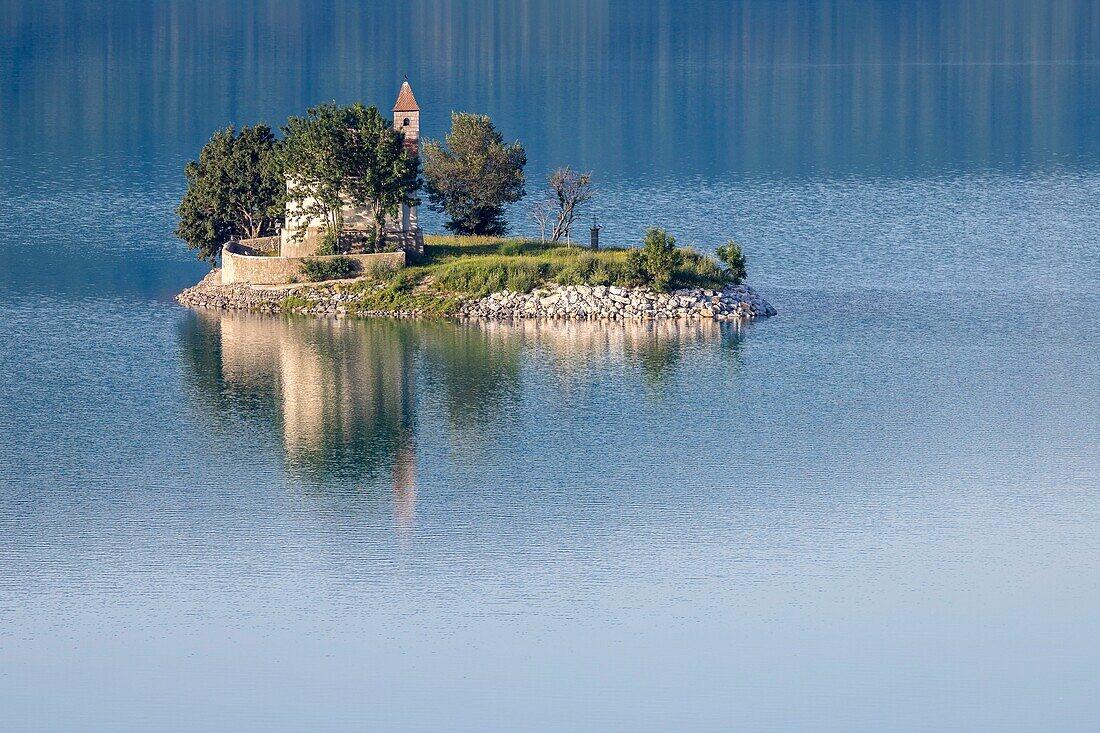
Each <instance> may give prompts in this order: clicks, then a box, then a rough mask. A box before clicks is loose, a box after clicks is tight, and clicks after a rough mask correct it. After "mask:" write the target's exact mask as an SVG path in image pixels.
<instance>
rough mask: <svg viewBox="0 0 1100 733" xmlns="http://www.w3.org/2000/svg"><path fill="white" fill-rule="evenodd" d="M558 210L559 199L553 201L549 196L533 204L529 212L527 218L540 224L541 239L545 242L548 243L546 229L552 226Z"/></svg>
mask: <svg viewBox="0 0 1100 733" xmlns="http://www.w3.org/2000/svg"><path fill="white" fill-rule="evenodd" d="M557 208H558V202H557V199H551V198H550V197H549V196H546V197H543V198H541V199H539V200H538V201H536V202H535V203H534V204H532V205H531V208H530V209H529V210H528V212H527V216H528V217H530V219H531V221H533V222H535V224H538V227H539V239H540V240H542V241H543V242H545V241H546V227H548V226H549V225H550V222H551V220H552V218H553V217H554V212H555V211H556V210H557Z"/></svg>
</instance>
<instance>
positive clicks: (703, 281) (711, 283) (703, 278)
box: [673, 249, 730, 288]
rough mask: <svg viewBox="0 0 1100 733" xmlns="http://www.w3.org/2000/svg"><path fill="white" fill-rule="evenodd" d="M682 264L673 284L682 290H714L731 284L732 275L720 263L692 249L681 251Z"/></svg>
mask: <svg viewBox="0 0 1100 733" xmlns="http://www.w3.org/2000/svg"><path fill="white" fill-rule="evenodd" d="M679 256H680V262H679V266H678V267H677V268H676V273H675V275H674V276H673V283H674V284H675V285H676V286H677V287H682V288H712V287H718V286H721V285H724V284H725V283H727V282H729V280H730V275H729V272H728V271H727V270H723V269H722V268H721V266H720V265H719V264H718V261H717V260H715V259H714V258H713V257H711V256H709V255H705V254H702V253H701V252H696V251H695V250H692V249H682V250H680V254H679Z"/></svg>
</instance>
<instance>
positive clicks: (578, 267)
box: [338, 235, 726, 315]
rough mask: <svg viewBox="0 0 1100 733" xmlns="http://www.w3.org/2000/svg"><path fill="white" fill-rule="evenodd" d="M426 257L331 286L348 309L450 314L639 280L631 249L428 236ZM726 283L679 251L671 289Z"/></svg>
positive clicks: (699, 259)
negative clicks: (486, 303) (344, 295)
mask: <svg viewBox="0 0 1100 733" xmlns="http://www.w3.org/2000/svg"><path fill="white" fill-rule="evenodd" d="M424 243H425V254H424V257H423V258H421V260H420V261H419V262H417V263H416V264H413V265H411V266H409V267H406V268H404V269H400V270H396V271H389V270H384V269H381V270H371V271H369V272H367V273H366V276H365V277H364V278H363V279H361V280H359V281H357V282H355V283H350V284H345V285H340V286H338V287H339V288H340V289H341V290H342V291H344V292H348V293H351V294H353V295H354V296H355V298H354V299H353V300H352V301H351V302H350V303H349V304H348V307H349V308H350V309H353V310H355V309H357V310H362V311H394V310H418V311H421V312H424V313H435V314H440V315H442V314H446V313H451V312H454V311H455V310H456V309H457V308H458V306H459V305H460V303H461V301H462V299H464V298H480V297H484V296H486V295H489V294H490V293H494V292H498V291H501V290H511V291H515V292H520V293H527V292H530V291H532V290H534V289H536V288H538V287H541V286H545V285H548V284H551V283H557V284H560V285H618V286H620V287H637V286H639V285H642V284H643V282H644V278H643V277H642V276H641V275H640V274H639V273H638V272H637V268H636V267H635V266H633V265H632V264H631V262H630V256H629V253H630V250H627V249H615V248H609V249H602V250H598V251H591V250H588V249H584V248H581V247H577V246H570V245H567V244H550V243H546V242H540V241H538V240H530V239H520V238H501V237H457V236H439V235H436V236H428V237H425V239H424ZM725 282H726V279H725V277H724V275H723V272H722V270H721V268H720V267H719V266H718V263H717V262H716V261H715V260H714V259H713V258H711V257H708V256H706V255H703V254H700V253H698V252H695V251H693V250H687V249H682V250H680V266H679V267H678V268H677V269H676V272H675V274H674V276H673V285H674V286H676V287H716V288H717V287H721V286H722V285H724V284H725Z"/></svg>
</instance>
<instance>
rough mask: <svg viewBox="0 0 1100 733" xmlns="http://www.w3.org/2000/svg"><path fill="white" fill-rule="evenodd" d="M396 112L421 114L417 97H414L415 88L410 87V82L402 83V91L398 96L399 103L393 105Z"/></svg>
mask: <svg viewBox="0 0 1100 733" xmlns="http://www.w3.org/2000/svg"><path fill="white" fill-rule="evenodd" d="M393 111H394V112H419V111H420V105H418V104H417V103H416V97H414V96H413V88H412V87H411V86H409V82H408V80H405V81H403V82H402V83H401V91H400V93H398V95H397V102H395V103H394V105H393Z"/></svg>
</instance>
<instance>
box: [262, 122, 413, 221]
mask: <svg viewBox="0 0 1100 733" xmlns="http://www.w3.org/2000/svg"><path fill="white" fill-rule="evenodd" d="M283 132H284V134H285V140H284V142H283V154H282V160H283V164H284V167H285V170H286V175H287V176H288V177H289V178H290V182H291V183H290V186H289V190H288V193H287V197H288V200H289V201H293V202H294V203H296V204H297V206H298V211H299V213H300V214H302V215H303V216H306V217H309V218H310V219H320V220H321V221H323V222H325V224H326V226H327V227H328V228H329V229H330V231H332V232H333V233H335V234H336V235H337V236H339V234H340V232H341V231H343V228H344V220H343V214H342V209H343V206H344V205H345V204H349V205H352V206H360V207H365V208H367V209H368V210H370V211H371V212H372V213H373V214H374V227H375V232H374V234H375V237H376V239H377V240H380V239H381V236H382V227H383V225H384V222H385V218H386V217H387V216H389V217H393V216H395V215H396V214H397V212H398V211H399V210H400V207H401V205H402V204H406V205H409V206H415V205H416V204H419V203H420V201H419V200H418V199H417V198H416V197H415V194H416V191H417V189H418V188H419V187H420V180H419V161H418V160H417V157H416V156H415V155H411V154H409V153H408V152H406V151H405V149H404V147H403V145H402V138H401V135H400V133H398V132H397V131H395V130H394V129H393V125H392V124H391V123H390V122H389V120H387V119H385V118H384V117H382V115H381V114H380V113H379V112H378V109H377V108H376V107H374V106H373V105H372V106H370V107H364V106H363V105H361V104H353V105H349V106H339V105H337V104H336V103H335V102H329V103H327V104H322V105H318V106H316V107H311V108H310V109H309V110H308V111H307V112H306V115H305V117H291V118H290V119H288V120H287V123H286V126H285V127H284V128H283ZM294 236H296V237H302V236H305V231H304V229H303V230H300V231H298V232H296V233H295V235H294Z"/></svg>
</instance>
